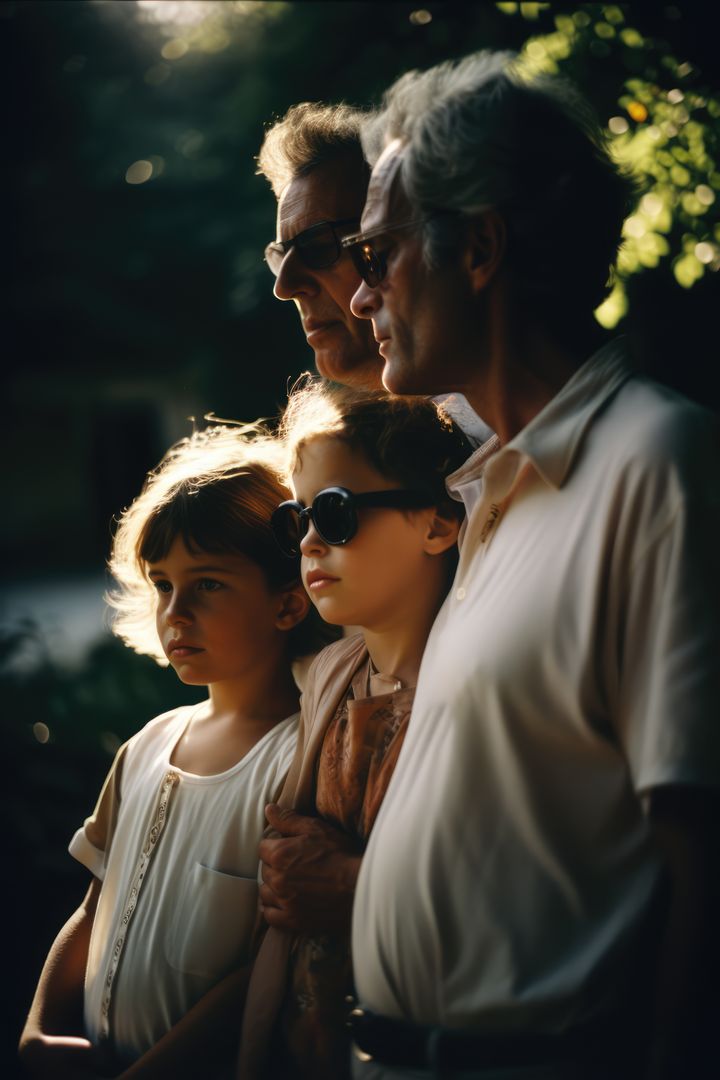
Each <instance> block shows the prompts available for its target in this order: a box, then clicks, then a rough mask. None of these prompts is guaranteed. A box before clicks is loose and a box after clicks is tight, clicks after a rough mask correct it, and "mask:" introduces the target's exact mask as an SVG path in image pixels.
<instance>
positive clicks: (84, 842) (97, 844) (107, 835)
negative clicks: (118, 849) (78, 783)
mask: <svg viewBox="0 0 720 1080" xmlns="http://www.w3.org/2000/svg"><path fill="white" fill-rule="evenodd" d="M127 746H128V744H127V743H125V744H124V745H123V746H121V747H120V749H119V750H118V752H117V754H116V755H115V760H114V761H113V763H112V766H111V768H110V772H109V773H108V774H107V777H106V778H105V783H104V784H103V786H102V790H101V792H100V796H99V798H98V801H97V803H96V804H95V809H94V810H93V812H92V814H91V815H90V817H88V818H86V819H85V822H84V824H83V826H82V828H80V829H78V830H77V832H76V833H75V835H74V836H73V838H72V840H71V841H70V844H69V847H68V851H69V852H70V854H71V855H72V856H73V858H75V859H77V860H78V862H80V863H82V864H83V866H86V867H87V869H88V870H89V871H90V873H91V874H93V875H94V876H95V877H96V878H99V879H100V881H102V880H103V878H104V877H105V864H106V861H107V858H106V856H107V852H109V850H110V845H111V843H112V838H113V834H114V832H115V825H116V822H117V815H118V808H119V806H120V786H121V783H122V772H123V763H124V761H125V753H126V750H127Z"/></svg>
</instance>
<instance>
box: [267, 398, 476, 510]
mask: <svg viewBox="0 0 720 1080" xmlns="http://www.w3.org/2000/svg"><path fill="white" fill-rule="evenodd" d="M280 430H281V434H282V437H283V442H284V444H285V452H286V455H287V461H286V468H287V470H288V472H289V473H292V472H293V470H294V469H295V467H296V466H297V464H298V461H299V460H300V458H301V456H302V447H303V445H304V444H305V443H307V442H309V441H310V440H311V439H314V438H318V437H320V436H325V437H330V438H339V439H342V440H343V441H344V442H347V443H349V445H350V446H352V447H354V448H355V449H357V450H359V451H360V453H361V454H363V456H364V457H365V459H366V460H367V461H368V462H369V463H370V464H371V465H372V466H373V467H374V468H375V469H377V471H378V472H380V473H382V475H383V476H387V477H388V478H389V479H392V480H395V481H397V482H398V483H400V484H402V485H403V487H407V488H412V489H419V490H420V491H427V492H428V493H429V494H430V495H432V496H434V497H436V499H437V505H438V506H439V507H442V508H443V509H445V510H446V511H449V512H450V513H452V514H453V515H454V516H456V517H458V518H462V517H463V515H464V507H463V504H462V503H459V502H456V501H455V500H454V499H451V498H450V497H449V495H448V494H447V491H446V488H445V477H446V476H448V475H449V474H450V473H452V472H454V471H455V470H456V469H458V468H459V467H460V466H461V465H462V464H463V462H464V461H465V460H466V459H467V457H468V456H469V454H470V452H471V449H472V448H471V446H470V444H469V443H468V440H467V439H466V437H465V435H463V433H462V431H461V430H460V428H459V427H457V425H456V424H454V423H453V421H452V420H451V419H450V417H449V416H448V414H447V413H445V412H444V411H443V409H442V406H441V405H438V404H437V403H436V402H434V401H432V400H431V399H430V398H424V397H404V396H402V395H399V394H388V393H385V392H383V391H376V390H364V391H363V390H355V389H351V388H350V387H346V386H340V385H339V384H336V383H329V382H326V381H324V380H322V379H315V378H312V377H307V378H305V379H304V380H302V382H301V383H299V384H297V385H296V387H295V388H294V389H293V390H292V391H291V393H290V397H289V399H288V404H287V407H286V409H285V412H284V413H283V417H282V421H281V429H280Z"/></svg>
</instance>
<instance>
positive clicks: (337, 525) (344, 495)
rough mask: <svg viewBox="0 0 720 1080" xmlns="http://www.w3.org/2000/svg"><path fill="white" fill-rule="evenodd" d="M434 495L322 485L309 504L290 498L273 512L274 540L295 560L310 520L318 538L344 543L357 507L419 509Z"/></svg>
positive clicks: (349, 537) (354, 524) (350, 533)
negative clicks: (353, 490) (304, 504)
mask: <svg viewBox="0 0 720 1080" xmlns="http://www.w3.org/2000/svg"><path fill="white" fill-rule="evenodd" d="M436 502H437V497H436V496H433V495H430V494H429V493H428V492H426V491H410V490H409V489H407V488H392V489H390V490H389V491H363V492H361V493H360V494H358V495H355V494H354V493H353V492H352V491H348V489H347V488H343V487H329V488H323V490H322V491H319V492H318V493H317V495H316V496H315V498H314V499H313V501H312V505H311V506H303V504H302V503H301V502H296V501H295V500H294V499H289V500H288V501H287V502H283V503H280V505H279V506H278V508H277V510H275V511H274V512H273V515H272V519H271V524H272V530H273V534H274V536H275V540H276V541H277V544H278V546H279V548H280V550H281V551H282V553H283V554H284V555H287V556H288V557H289V558H291V559H294V558H297V556H298V555H299V554H300V542H301V540H302V538H303V537H304V536H305V535H306V533H307V531H308V528H309V523H310V521H312V523H313V525H314V526H315V529H316V531H317V533H318V535H319V537H320V539H321V540H324V541H325V543H326V544H331V545H333V546H335V545H338V544H347V543H348V541H349V540H352V538H353V536H354V535H355V533H356V532H357V531H358V508H360V507H363V506H375V507H386V508H388V509H392V510H418V509H421V508H422V507H424V506H433V505H434V504H435V503H436Z"/></svg>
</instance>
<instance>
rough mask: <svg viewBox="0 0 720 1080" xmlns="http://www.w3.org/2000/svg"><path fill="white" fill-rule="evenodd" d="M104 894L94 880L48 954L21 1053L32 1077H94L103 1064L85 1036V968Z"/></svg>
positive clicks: (24, 1033)
mask: <svg viewBox="0 0 720 1080" xmlns="http://www.w3.org/2000/svg"><path fill="white" fill-rule="evenodd" d="M99 895H100V882H99V881H98V879H97V878H93V880H92V884H91V885H90V888H89V889H88V891H87V895H86V896H85V899H84V900H83V902H82V904H81V905H80V907H79V908H78V909H77V911H75V912H74V913H73V914H72V915H71V916H70V918H69V919H68V921H67V922H66V923H65V925H64V926H63V928H62V930H61V931H60V933H59V934H58V936H57V937H56V938H55V941H54V942H53V944H52V946H51V948H50V952H49V953H48V956H47V959H46V961H45V964H44V966H43V969H42V972H41V975H40V979H39V981H38V985H37V989H36V990H35V996H34V997H33V1001H32V1005H31V1006H30V1012H29V1014H28V1018H27V1020H26V1022H25V1027H24V1029H23V1032H22V1035H21V1037H20V1044H19V1048H18V1049H19V1056H20V1060H21V1061H22V1064H23V1066H24V1067H25V1069H26V1071H27V1073H28V1075H29V1076H34V1077H38V1078H39V1077H45V1076H48V1077H50V1076H51V1077H53V1078H56V1080H64V1078H65V1077H67V1078H70V1077H73V1076H75V1075H77V1074H83V1075H88V1073H90V1072H91V1070H92V1069H93V1068H94V1067H95V1066H96V1065H97V1062H96V1060H95V1059H96V1052H95V1050H94V1049H93V1046H92V1044H91V1043H90V1042H89V1041H88V1039H86V1038H85V1037H84V1035H83V1034H82V1032H83V1029H84V1025H83V993H84V983H85V968H86V966H87V958H88V949H89V945H90V931H91V930H92V924H93V919H94V917H95V909H96V907H97V901H98V896H99Z"/></svg>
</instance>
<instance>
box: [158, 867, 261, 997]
mask: <svg viewBox="0 0 720 1080" xmlns="http://www.w3.org/2000/svg"><path fill="white" fill-rule="evenodd" d="M257 906H258V883H257V878H245V877H236V876H235V875H234V874H223V873H222V872H221V871H220V870H213V869H211V867H209V866H204V865H203V864H202V863H199V862H196V863H195V864H194V866H193V868H192V871H191V872H190V874H189V875H188V878H187V881H186V884H185V888H184V890H183V893H182V896H180V897H179V900H178V903H177V904H176V905H175V909H174V912H173V915H172V917H171V919H170V925H169V927H168V931H167V935H166V938H165V955H166V958H167V961H168V963H169V964H170V966H171V967H173V968H175V969H176V970H178V971H183V972H186V973H187V974H190V975H199V976H202V977H203V978H216V979H217V978H220V977H221V976H223V975H225V974H226V973H227V972H229V971H232V969H233V968H235V967H238V966H239V965H240V964H243V963H245V962H246V961H247V960H248V959H249V956H250V942H251V938H252V931H253V927H254V925H255V917H256V915H257Z"/></svg>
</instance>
